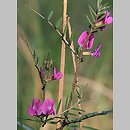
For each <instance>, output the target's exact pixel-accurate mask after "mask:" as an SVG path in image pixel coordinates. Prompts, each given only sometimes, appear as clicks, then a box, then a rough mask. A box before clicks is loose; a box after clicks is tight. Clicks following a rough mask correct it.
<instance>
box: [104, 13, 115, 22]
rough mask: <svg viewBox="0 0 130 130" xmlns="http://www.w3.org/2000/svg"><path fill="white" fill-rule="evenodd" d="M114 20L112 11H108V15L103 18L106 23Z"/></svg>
mask: <svg viewBox="0 0 130 130" xmlns="http://www.w3.org/2000/svg"><path fill="white" fill-rule="evenodd" d="M112 21H113V18H112V17H111V16H110V12H108V11H106V16H105V18H104V19H103V22H104V24H111V23H112Z"/></svg>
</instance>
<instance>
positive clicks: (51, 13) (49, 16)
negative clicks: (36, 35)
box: [47, 11, 53, 21]
mask: <svg viewBox="0 0 130 130" xmlns="http://www.w3.org/2000/svg"><path fill="white" fill-rule="evenodd" d="M52 15H53V11H51V12H50V14H49V15H48V18H47V20H48V21H49V20H50V19H51V17H52Z"/></svg>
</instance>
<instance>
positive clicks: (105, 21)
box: [96, 11, 113, 31]
mask: <svg viewBox="0 0 130 130" xmlns="http://www.w3.org/2000/svg"><path fill="white" fill-rule="evenodd" d="M112 21H113V18H112V17H111V16H110V12H108V11H106V13H105V17H104V18H103V19H101V20H99V21H98V22H97V23H96V26H97V27H98V26H100V25H102V24H111V23H112ZM99 28H100V30H101V31H103V30H104V29H105V28H106V26H102V27H99Z"/></svg>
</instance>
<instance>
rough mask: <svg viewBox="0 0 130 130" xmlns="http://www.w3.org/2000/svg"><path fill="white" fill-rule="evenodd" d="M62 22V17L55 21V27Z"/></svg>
mask: <svg viewBox="0 0 130 130" xmlns="http://www.w3.org/2000/svg"><path fill="white" fill-rule="evenodd" d="M61 23H62V17H61V18H60V19H59V20H58V21H57V23H56V28H58V27H59V26H60V25H61Z"/></svg>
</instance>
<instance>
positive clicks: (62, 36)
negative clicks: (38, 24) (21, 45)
mask: <svg viewBox="0 0 130 130" xmlns="http://www.w3.org/2000/svg"><path fill="white" fill-rule="evenodd" d="M25 7H27V8H28V9H30V10H32V11H33V12H34V13H36V14H37V15H39V16H40V17H41V18H42V19H44V20H45V21H46V22H47V23H48V24H49V25H50V26H51V27H52V28H53V29H54V30H55V31H56V32H57V33H58V35H59V36H60V37H61V38H62V41H64V43H65V44H66V45H68V46H69V48H70V50H71V51H72V52H73V53H74V54H75V55H76V56H77V58H81V57H79V55H78V54H77V53H76V51H75V50H74V49H73V48H72V47H71V46H70V43H69V42H68V41H67V40H66V39H64V34H63V33H61V32H60V31H59V30H58V28H57V27H56V26H54V25H53V24H52V23H51V22H50V21H49V20H48V19H46V18H45V17H44V16H42V15H41V14H40V13H38V12H37V11H36V10H34V9H33V8H31V7H29V6H27V5H26V4H25Z"/></svg>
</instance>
